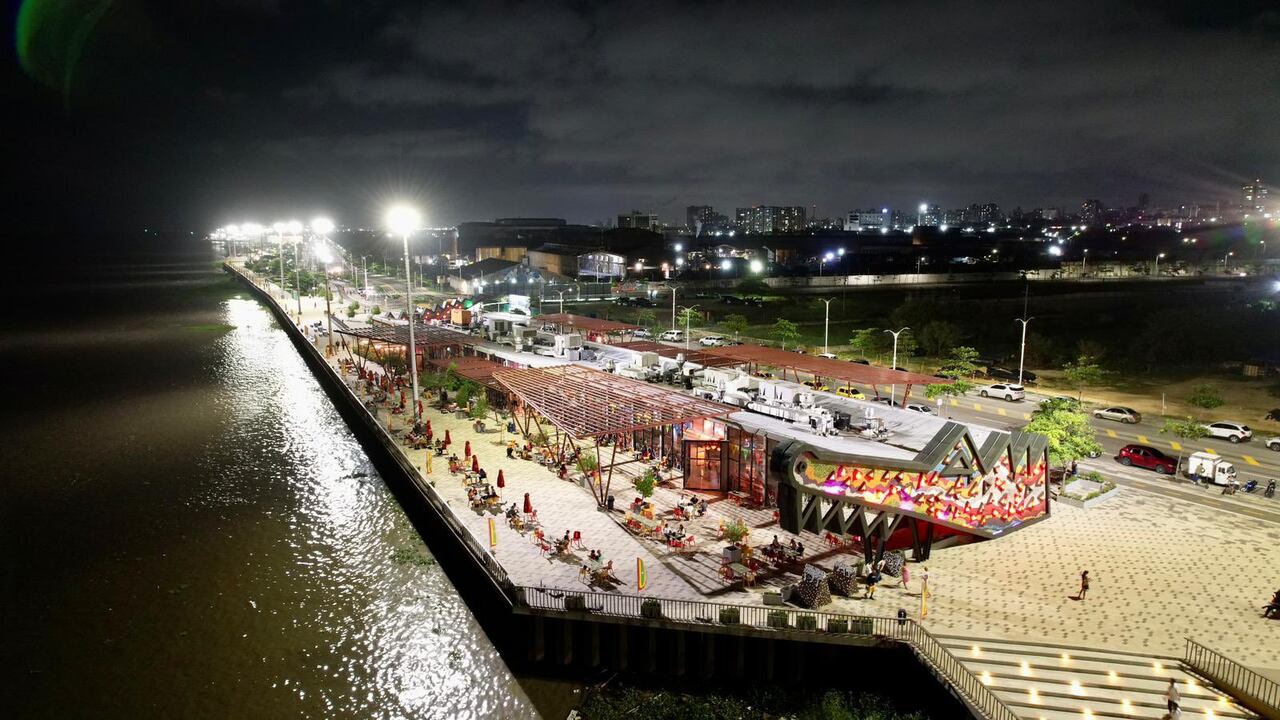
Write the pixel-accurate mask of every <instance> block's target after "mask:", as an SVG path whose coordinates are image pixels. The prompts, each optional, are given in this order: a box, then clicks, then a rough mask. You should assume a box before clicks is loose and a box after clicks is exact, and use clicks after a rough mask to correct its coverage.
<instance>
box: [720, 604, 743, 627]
mask: <svg viewBox="0 0 1280 720" xmlns="http://www.w3.org/2000/svg"><path fill="white" fill-rule="evenodd" d="M741 622H742V611H741V610H739V609H738V608H735V607H727V608H720V624H722V625H737V624H739V623H741Z"/></svg>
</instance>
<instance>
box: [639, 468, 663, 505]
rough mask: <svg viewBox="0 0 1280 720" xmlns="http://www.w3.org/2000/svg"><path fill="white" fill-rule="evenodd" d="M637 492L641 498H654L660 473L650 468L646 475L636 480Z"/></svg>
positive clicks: (645, 472)
mask: <svg viewBox="0 0 1280 720" xmlns="http://www.w3.org/2000/svg"><path fill="white" fill-rule="evenodd" d="M635 485H636V492H638V493H640V497H643V498H650V497H653V490H654V488H656V487H657V486H658V471H657V470H654V469H653V468H649V469H648V470H645V471H644V474H643V475H641V476H640V477H638V478H636V482H635Z"/></svg>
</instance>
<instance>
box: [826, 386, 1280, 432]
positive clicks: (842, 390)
mask: <svg viewBox="0 0 1280 720" xmlns="http://www.w3.org/2000/svg"><path fill="white" fill-rule="evenodd" d="M836 394H837V395H839V396H840V397H845V398H849V399H850V400H866V399H867V396H866V395H863V394H862V391H861V390H859V389H858V388H856V387H847V386H846V387H838V388H836ZM1277 440H1280V438H1277Z"/></svg>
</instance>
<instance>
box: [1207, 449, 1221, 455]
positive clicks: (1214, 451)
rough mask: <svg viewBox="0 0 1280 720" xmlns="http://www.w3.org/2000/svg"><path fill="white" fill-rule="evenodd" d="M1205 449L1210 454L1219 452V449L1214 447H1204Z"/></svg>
mask: <svg viewBox="0 0 1280 720" xmlns="http://www.w3.org/2000/svg"><path fill="white" fill-rule="evenodd" d="M1204 451H1205V452H1207V453H1209V454H1210V455H1217V454H1218V451H1217V450H1214V449H1213V448H1205V449H1204Z"/></svg>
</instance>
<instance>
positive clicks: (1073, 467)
mask: <svg viewBox="0 0 1280 720" xmlns="http://www.w3.org/2000/svg"><path fill="white" fill-rule="evenodd" d="M1079 472H1080V469H1079V466H1078V465H1076V461H1075V460H1072V461H1071V477H1075V476H1076V475H1078V474H1079Z"/></svg>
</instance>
